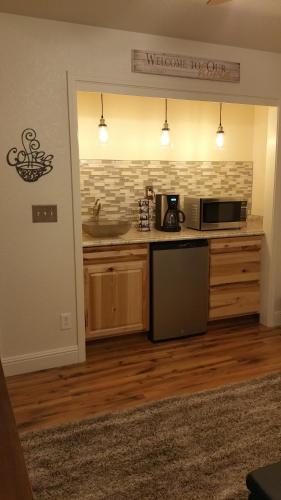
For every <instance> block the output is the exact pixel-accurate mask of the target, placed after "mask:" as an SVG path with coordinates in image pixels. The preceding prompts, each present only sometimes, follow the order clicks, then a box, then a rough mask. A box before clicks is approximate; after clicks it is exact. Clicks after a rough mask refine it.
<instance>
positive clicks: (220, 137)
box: [216, 103, 224, 149]
mask: <svg viewBox="0 0 281 500" xmlns="http://www.w3.org/2000/svg"><path fill="white" fill-rule="evenodd" d="M221 114H222V103H220V124H219V126H218V130H217V136H216V144H217V147H218V148H219V149H222V148H223V146H224V130H223V126H222V124H221Z"/></svg>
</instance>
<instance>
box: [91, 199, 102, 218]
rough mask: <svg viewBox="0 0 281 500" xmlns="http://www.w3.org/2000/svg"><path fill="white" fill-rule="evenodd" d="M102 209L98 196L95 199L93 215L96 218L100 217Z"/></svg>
mask: <svg viewBox="0 0 281 500" xmlns="http://www.w3.org/2000/svg"><path fill="white" fill-rule="evenodd" d="M100 209H101V202H100V199H99V198H98V199H97V200H96V201H95V204H94V207H93V216H94V219H98V218H99V213H100Z"/></svg>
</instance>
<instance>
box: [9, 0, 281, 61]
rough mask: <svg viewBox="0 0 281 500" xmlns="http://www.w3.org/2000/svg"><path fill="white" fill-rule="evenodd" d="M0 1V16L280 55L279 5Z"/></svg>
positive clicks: (249, 0) (258, 1)
mask: <svg viewBox="0 0 281 500" xmlns="http://www.w3.org/2000/svg"><path fill="white" fill-rule="evenodd" d="M206 1H207V0H79V1H78V2H77V1H74V0H57V1H54V0H49V1H46V0H0V12H8V13H12V14H21V15H26V16H33V17H40V18H46V19H56V20H60V21H68V22H72V23H81V24H88V25H93V26H103V27H108V28H116V29H121V30H128V31H137V32H141V33H151V34H157V35H164V36H171V37H177V38H184V39H188V40H198V41H204V42H211V43H220V44H226V45H235V46H238V47H247V48H253V49H260V50H269V51H273V52H281V0H228V1H226V2H225V3H223V4H219V5H215V6H208V5H206Z"/></svg>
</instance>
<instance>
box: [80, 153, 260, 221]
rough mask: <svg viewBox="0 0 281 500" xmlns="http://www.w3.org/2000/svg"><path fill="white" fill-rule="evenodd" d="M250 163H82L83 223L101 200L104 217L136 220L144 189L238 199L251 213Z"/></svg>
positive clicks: (115, 161) (106, 161) (117, 161)
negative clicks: (120, 216)
mask: <svg viewBox="0 0 281 500" xmlns="http://www.w3.org/2000/svg"><path fill="white" fill-rule="evenodd" d="M252 184H253V162H240V161H239V162H231V161H227V162H217V161H216V162H214V161H212V162H211V161H210V162H208V161H204V162H198V161H195V162H194V161H179V162H175V161H154V160H153V161H147V160H144V161H124V160H81V162H80V187H81V211H82V218H83V220H85V219H88V218H89V217H91V216H92V215H93V206H94V203H95V201H96V200H97V199H99V200H100V202H101V206H102V210H101V214H104V215H106V216H107V217H110V216H113V215H116V214H119V213H121V214H122V213H125V212H126V211H128V212H129V213H130V214H131V216H132V218H133V219H134V220H136V219H137V213H138V206H137V200H138V199H139V198H143V197H144V194H145V186H147V185H152V186H153V188H154V191H155V192H156V193H168V192H170V193H175V194H179V195H181V197H182V200H183V196H184V195H195V196H199V195H201V196H237V197H241V198H245V199H247V200H248V213H249V214H250V213H251V204H252Z"/></svg>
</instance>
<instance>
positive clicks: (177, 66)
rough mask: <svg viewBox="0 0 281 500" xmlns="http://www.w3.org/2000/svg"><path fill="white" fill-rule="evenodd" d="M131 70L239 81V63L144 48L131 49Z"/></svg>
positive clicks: (203, 78) (222, 80)
mask: <svg viewBox="0 0 281 500" xmlns="http://www.w3.org/2000/svg"><path fill="white" fill-rule="evenodd" d="M132 71H133V72H135V73H148V74H154V75H167V76H181V77H184V78H199V79H201V80H216V81H220V82H232V83H239V82H240V64H239V63H235V62H229V61H219V60H215V59H207V58H203V57H191V56H182V55H176V54H165V53H162V52H152V51H145V50H135V49H134V50H132Z"/></svg>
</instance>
